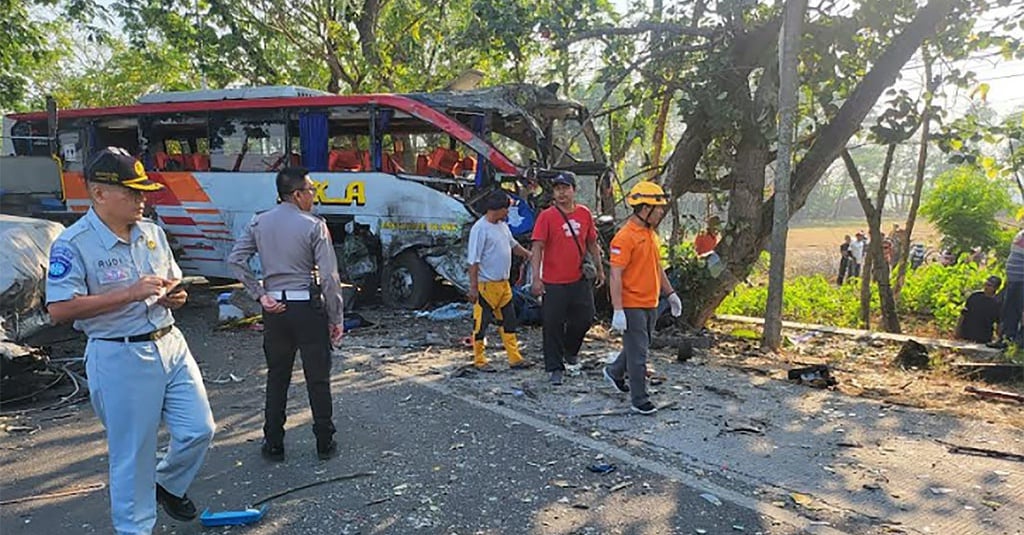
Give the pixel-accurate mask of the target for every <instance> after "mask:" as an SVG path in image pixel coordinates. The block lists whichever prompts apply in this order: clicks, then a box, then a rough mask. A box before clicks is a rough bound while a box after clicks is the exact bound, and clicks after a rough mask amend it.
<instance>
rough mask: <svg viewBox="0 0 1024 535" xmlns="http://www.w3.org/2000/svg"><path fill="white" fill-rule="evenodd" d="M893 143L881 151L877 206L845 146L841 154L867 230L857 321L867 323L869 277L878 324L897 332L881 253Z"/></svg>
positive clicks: (891, 297)
mask: <svg viewBox="0 0 1024 535" xmlns="http://www.w3.org/2000/svg"><path fill="white" fill-rule="evenodd" d="M896 147H897V144H896V143H890V144H889V146H888V148H887V149H886V151H885V164H884V165H883V167H882V177H881V179H880V180H879V181H878V196H877V199H878V201H877V202H878V206H877V207H876V206H875V205H873V204H872V203H871V199H869V198H868V192H867V189H866V188H865V187H864V181H863V179H862V178H861V175H860V171H858V170H857V165H856V163H855V162H854V161H853V156H851V155H850V152H849V151H848V150H846V149H843V152H842V154H841V156H842V158H843V163H844V164H845V165H846V171H847V173H848V174H849V175H850V181H852V182H853V186H854V188H856V190H857V200H859V201H860V205H861V208H863V209H864V217H865V219H867V222H868V234H869V235H870V236H871V241H869V242H868V250H867V251H866V254H865V257H864V266H863V267H861V291H860V299H861V301H860V306H861V321H862V322H863V323H864V328H865V329H867V328H869V326H870V317H871V286H870V285H871V279H874V280H875V282H876V283H877V284H878V297H879V302H880V303H881V308H882V326H883V328H884V329H885V330H886V332H891V333H898V332H900V321H899V317H898V316H897V315H896V301H895V300H894V299H893V296H892V288H891V287H890V286H889V264H888V263H887V262H886V261H885V258H884V257H883V255H882V241H883V240H882V212H883V211H884V210H885V197H886V194H887V188H888V186H889V175H890V174H891V173H892V161H893V156H894V155H895V153H896Z"/></svg>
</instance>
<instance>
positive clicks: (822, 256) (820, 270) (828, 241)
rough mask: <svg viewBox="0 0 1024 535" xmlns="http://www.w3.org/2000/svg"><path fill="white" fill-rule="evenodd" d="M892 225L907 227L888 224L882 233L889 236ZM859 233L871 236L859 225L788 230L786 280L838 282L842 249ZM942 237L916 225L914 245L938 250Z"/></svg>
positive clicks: (833, 223)
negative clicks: (805, 278)
mask: <svg viewBox="0 0 1024 535" xmlns="http://www.w3.org/2000/svg"><path fill="white" fill-rule="evenodd" d="M893 223H898V224H899V225H900V227H903V226H904V221H895V220H885V221H883V222H882V231H883V232H889V231H890V230H891V229H892V225H893ZM857 231H864V233H865V234H867V232H868V226H867V223H866V222H864V221H863V220H860V221H827V222H815V223H806V224H802V225H799V226H793V227H791V228H790V229H789V236H788V238H787V240H786V276H787V277H797V276H801V275H816V274H821V275H825V276H826V277H829V278H835V276H836V272H837V271H838V270H839V245H840V244H841V243H843V236H845V235H847V234H849V235H850V237H851V238H852V237H853V236H854V234H856V233H857ZM939 239H940V236H939V234H938V232H936V231H935V229H934V228H932V226H931V225H929V224H928V222H927V221H921V220H918V221H917V222H915V223H914V235H913V236H912V237H911V241H912V242H923V243H924V244H925V245H926V246H927V247H928V248H929V249H933V248H937V247H938V245H939Z"/></svg>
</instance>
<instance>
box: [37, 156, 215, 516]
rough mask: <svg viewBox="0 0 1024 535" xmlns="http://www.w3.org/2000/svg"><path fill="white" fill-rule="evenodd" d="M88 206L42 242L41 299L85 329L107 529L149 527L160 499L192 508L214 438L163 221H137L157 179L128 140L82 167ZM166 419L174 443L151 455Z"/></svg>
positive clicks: (179, 509)
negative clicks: (180, 315)
mask: <svg viewBox="0 0 1024 535" xmlns="http://www.w3.org/2000/svg"><path fill="white" fill-rule="evenodd" d="M85 176H86V181H87V186H88V190H89V196H90V198H91V199H92V204H93V206H92V209H90V210H89V212H88V213H86V214H85V216H83V217H82V218H81V219H79V220H78V221H77V222H75V224H73V225H71V226H70V227H68V228H67V230H65V231H64V232H62V233H61V235H60V236H58V237H57V240H56V241H55V242H54V243H53V246H52V247H51V248H50V267H49V272H48V274H47V280H46V302H47V308H48V309H49V312H50V315H51V316H52V318H53V320H54V322H62V321H69V320H74V322H75V328H76V329H78V330H80V331H83V332H84V333H85V334H86V336H88V337H89V342H88V345H87V346H86V349H85V358H86V371H87V373H88V376H89V394H90V397H91V399H92V405H93V408H94V409H95V411H96V415H97V416H99V418H100V421H101V422H103V426H104V427H105V428H106V431H107V444H108V449H109V458H110V504H111V516H112V519H113V523H114V530H115V531H116V532H117V533H119V534H121V533H123V534H148V533H151V532H152V530H153V526H154V525H155V523H156V504H157V502H158V501H159V502H160V503H161V504H162V505H163V508H164V510H165V511H166V512H167V513H168V514H169V515H170V516H171V517H173V518H175V519H176V520H180V521H188V520H192V519H194V518H195V517H196V507H195V505H194V504H193V503H192V501H191V500H190V499H189V498H188V496H187V495H186V491H187V490H188V487H189V485H190V484H191V483H192V480H193V479H194V478H195V476H196V474H197V473H198V472H199V469H200V467H201V466H202V464H203V459H204V458H205V457H206V450H207V449H208V448H209V445H210V442H211V440H213V432H214V422H213V414H212V413H211V412H210V404H209V402H208V401H207V399H206V388H205V387H204V386H203V378H202V376H201V375H200V372H199V367H198V366H197V365H196V362H195V360H194V359H193V358H192V354H191V353H190V352H189V348H188V344H187V343H186V342H185V338H184V337H183V336H182V334H181V332H180V331H178V329H177V328H175V327H174V317H173V316H172V315H171V310H172V309H177V308H180V307H181V306H182V305H184V304H185V300H186V298H187V296H188V294H187V293H186V292H185V289H184V287H182V286H180V285H179V284H178V283H179V282H180V281H181V269H180V268H179V267H178V265H177V263H175V261H174V258H173V256H172V255H171V250H170V247H169V246H168V244H167V237H166V236H165V235H164V232H163V230H161V229H160V227H158V226H156V225H155V224H153V223H152V222H150V221H147V220H143V218H142V211H143V208H144V207H145V198H144V197H143V193H144V192H147V191H157V190H160V189H162V188H163V185H161V184H159V183H156V182H152V181H150V180H149V178H148V177H147V176H146V173H145V171H144V169H143V167H142V164H141V163H139V162H138V160H136V159H135V158H133V157H132V156H131V155H129V154H128V153H127V152H126V151H125V150H124V149H119V148H114V147H109V148H107V149H104V150H102V151H100V152H99V153H97V154H96V156H95V157H93V158H92V159H91V160H90V161H89V163H88V165H87V166H86V169H85ZM161 418H163V419H164V421H165V423H166V425H167V430H168V431H169V434H170V437H171V440H170V447H169V449H168V452H167V455H166V456H165V457H164V458H163V460H161V461H160V463H159V464H158V463H157V459H156V452H157V431H158V429H159V427H160V420H161Z"/></svg>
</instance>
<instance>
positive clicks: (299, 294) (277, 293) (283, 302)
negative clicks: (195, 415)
mask: <svg viewBox="0 0 1024 535" xmlns="http://www.w3.org/2000/svg"><path fill="white" fill-rule="evenodd" d="M277 196H278V199H279V200H280V201H281V202H280V204H279V205H277V206H276V207H274V208H273V209H271V210H268V211H266V212H264V213H262V214H257V215H256V217H254V218H253V219H252V221H251V222H250V223H249V226H248V227H247V228H246V229H245V233H244V234H243V235H242V237H241V238H239V239H238V241H237V242H236V243H235V248H234V250H232V251H231V254H230V255H229V256H228V264H229V265H230V266H231V269H232V271H233V272H234V273H235V276H236V277H237V278H238V279H239V280H240V281H242V283H243V284H244V285H245V289H246V290H247V291H248V292H249V295H251V296H252V297H253V298H255V299H258V300H259V302H260V304H261V305H262V306H263V326H264V329H263V351H264V353H265V354H266V358H267V400H266V408H265V410H264V423H263V446H262V454H263V456H264V457H265V458H267V459H268V460H271V461H275V462H280V461H283V460H284V423H285V419H286V416H285V405H286V403H287V399H288V385H289V383H290V382H291V378H292V366H293V365H294V363H295V351H296V350H299V351H301V353H302V371H303V373H304V374H305V376H306V391H307V393H308V394H309V405H310V408H311V409H312V411H313V434H314V435H315V436H316V451H317V455H318V456H319V457H320V459H322V460H326V459H329V458H331V457H332V456H333V455H334V453H335V451H336V450H337V449H338V445H337V443H336V442H335V441H334V438H333V437H334V422H333V421H332V412H333V407H332V401H331V382H330V380H331V345H332V344H334V345H337V344H338V343H340V342H341V337H342V334H343V333H344V328H343V316H342V314H343V309H342V299H341V282H340V280H339V279H338V267H337V259H336V258H335V256H334V246H333V245H332V244H331V236H330V234H329V233H328V231H327V224H326V223H324V221H323V220H322V219H320V218H318V217H316V216H314V215H312V214H311V213H310V210H312V208H313V198H314V197H315V196H316V188H315V187H314V185H313V181H312V180H311V179H310V178H309V172H308V171H306V170H305V169H303V168H301V167H289V168H286V169H284V170H282V171H281V172H280V173H278V175H277ZM256 253H259V255H260V266H261V267H262V271H263V284H262V285H261V284H260V282H259V281H258V280H257V279H256V276H255V275H254V274H253V272H252V270H251V269H250V268H249V259H250V258H251V257H252V255H253V254H256ZM317 279H322V284H321V282H320V281H319V280H317Z"/></svg>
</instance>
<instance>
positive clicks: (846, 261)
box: [836, 256, 850, 286]
mask: <svg viewBox="0 0 1024 535" xmlns="http://www.w3.org/2000/svg"><path fill="white" fill-rule="evenodd" d="M848 271H850V258H849V257H846V256H844V257H842V258H840V259H839V276H838V277H836V282H837V283H839V285H840V286H842V285H843V281H844V280H845V279H846V275H847V272H848Z"/></svg>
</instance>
